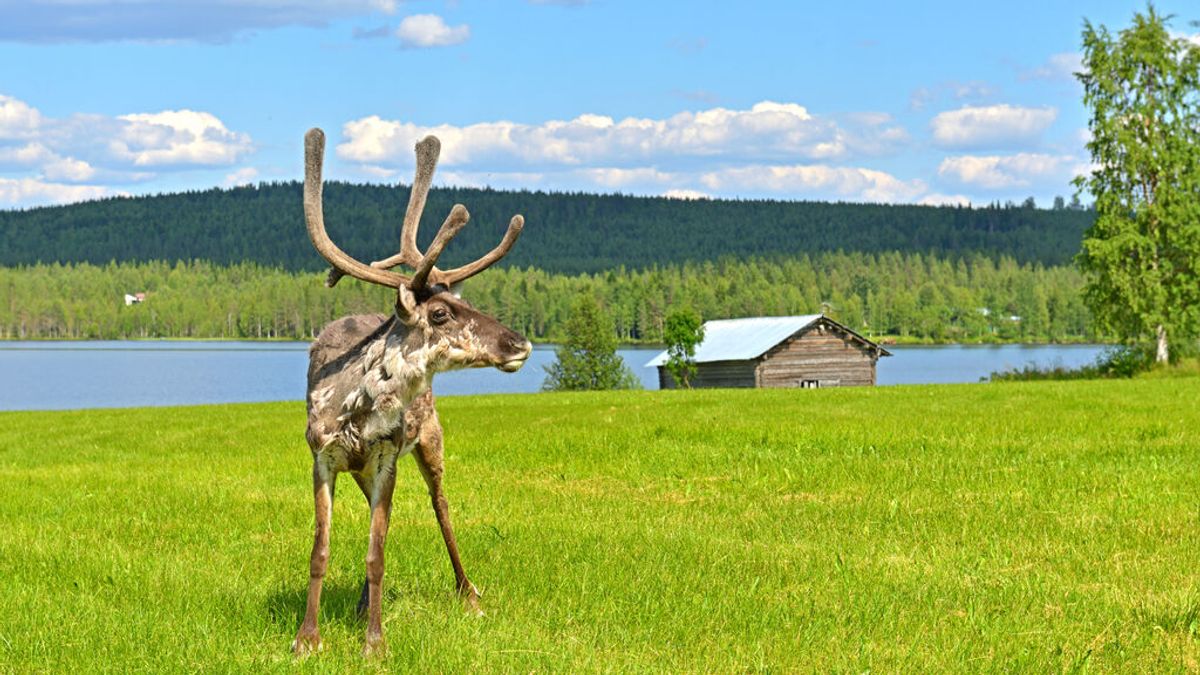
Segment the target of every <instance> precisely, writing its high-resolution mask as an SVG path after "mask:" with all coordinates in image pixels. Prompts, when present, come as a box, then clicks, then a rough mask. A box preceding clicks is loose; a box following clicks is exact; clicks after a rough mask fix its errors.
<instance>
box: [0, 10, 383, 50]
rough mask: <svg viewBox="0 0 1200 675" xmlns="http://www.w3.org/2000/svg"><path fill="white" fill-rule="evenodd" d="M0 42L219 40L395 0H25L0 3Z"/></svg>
mask: <svg viewBox="0 0 1200 675" xmlns="http://www.w3.org/2000/svg"><path fill="white" fill-rule="evenodd" d="M0 6H5V8H6V10H7V11H4V12H3V14H4V20H3V21H0V41H10V42H35V43H55V42H112V41H140V42H163V41H175V40H186V41H201V42H223V41H226V40H229V39H231V38H233V37H234V36H237V35H240V34H243V33H245V32H247V31H253V30H262V29H271V28H279V27H283V26H325V25H327V24H328V23H329V22H330V21H333V20H336V19H343V18H349V17H354V16H366V15H371V14H374V13H378V12H383V13H391V12H393V11H395V9H396V0H223V1H217V2H213V1H212V0H170V1H169V2H168V1H167V0H26V1H23V2H20V3H16V2H0Z"/></svg>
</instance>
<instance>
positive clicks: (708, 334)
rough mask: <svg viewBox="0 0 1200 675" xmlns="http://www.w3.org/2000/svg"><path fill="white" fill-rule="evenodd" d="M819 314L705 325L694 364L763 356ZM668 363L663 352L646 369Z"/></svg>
mask: <svg viewBox="0 0 1200 675" xmlns="http://www.w3.org/2000/svg"><path fill="white" fill-rule="evenodd" d="M820 318H821V315H820V314H805V315H803V316H760V317H754V318H751V319H722V320H720V321H705V322H704V342H701V343H700V344H699V345H697V346H696V356H695V357H694V359H693V360H694V361H695V362H696V363H709V362H711V361H745V360H748V359H756V358H758V357H760V356H762V355H763V354H766V353H767V351H768V350H770V349H771V347H774V346H775V345H777V344H779V343H780V342H783V341H784V340H786V339H788V338H789V337H791V336H792V335H794V334H796V333H797V332H799V331H800V330H802V329H804V328H807V327H808V326H809V325H811V324H812V323H814V322H815V321H816V320H817V319H820ZM666 363H667V353H666V352H665V351H664V352H662V353H661V354H659V355H658V356H655V357H654V358H653V359H650V362H649V363H647V364H646V367H647V368H653V367H656V366H663V365H666Z"/></svg>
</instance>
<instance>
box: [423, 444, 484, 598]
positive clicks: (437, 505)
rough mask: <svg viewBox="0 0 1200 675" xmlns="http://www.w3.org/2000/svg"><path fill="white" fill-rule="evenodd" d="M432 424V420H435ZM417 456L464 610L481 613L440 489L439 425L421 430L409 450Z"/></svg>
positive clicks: (441, 465) (448, 510)
mask: <svg viewBox="0 0 1200 675" xmlns="http://www.w3.org/2000/svg"><path fill="white" fill-rule="evenodd" d="M435 424H436V423H435ZM413 457H414V458H416V460H417V468H418V469H420V470H421V476H423V477H424V478H425V484H426V485H427V486H428V487H429V499H430V501H431V502H432V504H433V513H434V515H435V516H437V521H438V526H439V527H440V528H441V530H442V539H444V540H445V542H446V551H447V553H449V554H450V565H451V566H453V567H454V585H455V588H457V589H458V595H459V597H460V598H462V601H463V604H464V606H465V608H466V610H467V612H469V613H471V614H474V615H476V616H483V610H482V609H480V607H479V590H478V589H476V588H475V585H474V584H472V583H471V580H470V579H468V578H467V573H466V572H464V571H463V566H462V561H461V560H459V557H458V543H457V541H455V538H454V528H453V527H452V526H451V525H450V504H449V502H447V501H446V493H445V492H444V491H443V489H442V471H443V460H442V432H441V427H440V426H435V427H433V428H432V429H426V430H423V433H422V434H421V437H420V441H419V443H418V444H417V447H416V448H415V450H414V451H413Z"/></svg>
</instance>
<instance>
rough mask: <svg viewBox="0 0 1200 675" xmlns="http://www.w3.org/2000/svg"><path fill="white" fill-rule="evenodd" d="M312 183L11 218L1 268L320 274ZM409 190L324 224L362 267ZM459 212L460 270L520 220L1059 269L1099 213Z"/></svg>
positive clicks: (541, 241) (726, 252)
mask: <svg viewBox="0 0 1200 675" xmlns="http://www.w3.org/2000/svg"><path fill="white" fill-rule="evenodd" d="M300 191H301V186H300V183H297V182H290V183H263V184H260V185H258V186H247V187H239V188H234V189H211V190H205V191H201V192H186V193H180V194H169V195H158V196H148V197H117V198H111V199H104V200H99V201H92V202H84V203H80V204H72V205H69V206H56V207H45V208H36V209H28V210H22V211H0V265H4V266H14V265H27V264H34V263H39V262H42V263H54V262H60V263H69V262H70V263H77V262H87V263H92V264H99V265H103V264H106V263H108V262H110V261H117V262H148V261H155V260H166V261H173V260H206V261H209V262H214V263H217V264H222V265H227V264H233V263H242V262H253V263H257V264H259V265H265V266H270V267H281V268H283V269H285V270H289V271H316V270H319V269H321V268H323V267H324V262H323V261H322V260H321V259H320V258H319V257H318V256H317V254H316V253H315V252H314V251H313V249H312V246H311V245H310V244H309V242H308V239H307V236H306V235H305V231H304V218H303V214H302V212H301V206H300ZM408 192H409V190H408V187H407V186H403V185H400V186H381V185H352V184H348V183H337V182H334V183H328V184H327V185H326V188H325V209H326V220H327V222H328V227H329V232H330V234H331V236H332V237H333V239H334V241H335V242H337V243H338V244H339V245H340V246H341V247H342V248H343V249H344V250H346V251H347V252H348V253H350V254H351V255H354V256H356V257H358V258H360V259H362V260H377V259H379V258H382V257H385V256H386V255H388V254H390V253H393V252H395V250H396V247H397V243H398V237H399V223H400V218H401V217H402V215H403V213H404V209H405V207H406V205H407V202H408ZM455 203H462V204H465V205H466V206H467V208H468V209H469V210H470V212H471V223H470V224H469V225H468V226H467V227H466V228H465V229H464V230H463V232H462V233H461V234H460V235H459V236H458V238H457V239H456V240H455V241H454V244H453V245H452V246H451V247H449V249H448V251H447V253H446V255H445V264H446V265H447V266H450V265H455V264H458V263H460V262H461V261H464V260H467V259H474V258H476V257H478V256H480V255H482V254H483V253H484V252H486V251H487V250H489V249H491V248H492V247H493V246H495V244H496V242H497V241H498V240H499V238H500V236H501V235H502V233H503V232H504V228H505V227H506V226H507V224H508V221H509V218H511V217H512V215H513V214H516V213H521V214H523V215H524V216H525V222H526V227H525V231H524V233H523V234H522V240H521V242H520V243H519V244H518V245H517V246H516V247H515V249H514V250H513V251H512V253H510V254H509V256H508V257H507V258H506V259H505V260H504V261H503V263H502V264H503V265H505V266H511V267H530V266H534V267H537V268H540V269H543V270H546V271H548V272H555V273H562V274H578V273H583V272H589V273H594V272H601V271H605V270H610V269H619V268H622V267H624V268H626V269H631V270H639V269H646V268H649V267H652V266H655V265H669V264H682V263H685V262H692V263H696V262H705V261H717V260H721V259H723V258H730V257H731V258H735V259H745V258H748V257H758V258H768V259H786V258H793V257H796V256H798V255H802V254H814V253H822V252H833V251H839V250H840V251H846V252H857V253H885V252H890V251H899V252H902V253H922V254H930V253H932V254H934V255H936V256H938V257H943V258H957V257H961V256H967V255H974V254H982V255H985V256H988V257H991V258H999V257H1001V256H1007V257H1010V258H1012V259H1014V260H1015V261H1017V262H1018V263H1022V264H1025V263H1040V264H1042V265H1061V264H1068V263H1070V261H1071V259H1072V257H1073V256H1074V255H1075V253H1076V252H1077V251H1078V250H1079V242H1080V239H1081V237H1082V234H1083V232H1084V230H1085V229H1086V228H1087V227H1088V225H1089V224H1090V223H1091V220H1092V213H1091V212H1090V211H1087V210H1081V209H1070V208H1058V209H1037V208H1031V207H1030V206H1028V205H1021V206H1018V205H1015V204H1008V205H1003V206H1002V205H991V206H985V207H982V208H963V207H953V206H940V207H935V206H913V205H882V204H848V203H825V202H786V201H762V200H759V201H741V200H695V201H684V200H678V199H666V198H661V197H632V196H626V195H595V194H574V193H572V194H568V193H545V192H527V191H520V192H511V191H498V190H491V189H475V188H441V189H434V190H433V191H432V192H431V194H430V196H429V202H428V206H427V207H426V209H425V214H426V217H425V222H424V224H423V227H422V231H421V243H422V245H423V244H425V243H427V242H428V241H429V240H431V239H432V238H433V235H434V233H435V232H436V230H437V227H438V225H440V224H441V218H442V217H443V216H444V215H445V214H446V213H448V212H449V210H450V207H451V206H452V205H453V204H455Z"/></svg>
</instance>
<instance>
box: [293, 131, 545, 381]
mask: <svg viewBox="0 0 1200 675" xmlns="http://www.w3.org/2000/svg"><path fill="white" fill-rule="evenodd" d="M416 150H417V173H416V178H415V179H414V180H413V186H412V192H411V194H410V195H409V199H408V209H407V211H405V214H404V225H403V226H402V228H401V231H400V252H399V253H397V254H396V255H394V256H392V257H390V258H386V259H384V260H379V261H376V262H373V263H371V264H370V265H366V264H363V263H362V262H359V261H358V260H355V259H354V258H351V257H350V256H349V255H347V254H346V253H345V252H344V251H342V250H341V249H340V248H338V246H337V245H336V244H334V243H333V242H332V241H331V240H330V239H329V235H328V234H327V233H326V232H325V216H324V209H323V208H322V205H321V187H322V183H321V164H322V161H323V157H324V154H325V133H324V132H322V131H321V130H320V129H311V130H309V132H308V134H306V135H305V137H304V217H305V220H306V221H307V224H308V236H309V239H311V240H312V243H313V246H315V247H316V249H317V252H318V253H320V254H321V256H322V257H324V258H325V259H326V260H328V261H329V264H330V265H331V266H332V268H331V269H330V270H329V277H328V278H327V279H326V281H325V284H326V285H327V286H330V287H332V286H334V285H335V284H337V282H338V280H340V279H341V278H342V277H343V276H344V275H347V274H349V275H350V276H352V277H355V278H357V279H361V280H363V281H369V282H371V283H374V284H380V285H382V286H388V287H390V288H395V289H396V308H395V313H396V319H397V320H398V321H399V322H400V323H401V324H403V325H404V326H405V327H406V328H407V329H408V330H407V331H406V332H405V335H404V337H403V338H402V345H400V346H401V351H403V352H404V353H405V354H407V355H408V356H409V357H410V358H412V359H413V360H414V361H415V362H417V363H419V364H420V366H421V367H422V369H424V370H426V371H427V372H429V373H430V374H432V373H434V372H440V371H445V370H455V369H458V368H478V367H487V366H494V367H496V368H499V369H501V370H504V371H506V372H510V373H511V372H515V371H517V370H519V369H520V368H521V366H522V365H523V364H524V363H525V359H527V358H528V357H529V354H530V352H531V351H532V349H533V347H532V345H530V344H529V340H526V339H525V337H524V336H522V335H520V334H519V333H516V332H514V331H512V330H510V329H509V328H507V327H505V326H504V325H503V324H501V323H500V322H499V321H497V320H496V319H494V318H492V317H490V316H488V315H486V314H484V313H482V312H480V311H479V310H477V309H475V308H474V307H472V306H471V305H470V303H468V302H466V301H465V300H463V299H462V298H460V297H458V293H457V292H453V291H451V290H450V289H451V288H452V287H456V286H457V285H458V284H460V283H461V282H462V281H464V280H466V279H468V278H470V277H472V276H475V275H476V274H478V273H480V272H482V271H483V270H485V269H487V268H488V267H489V266H490V265H492V264H493V263H495V262H496V261H497V260H499V259H500V258H503V257H504V255H505V254H506V253H508V251H509V249H511V248H512V246H513V244H514V243H516V241H517V237H519V236H520V234H521V229H522V228H523V227H524V225H525V219H524V218H522V217H521V216H519V215H518V216H513V218H512V221H510V222H509V224H508V231H507V232H505V233H504V238H503V239H502V240H501V241H500V244H499V245H497V246H496V248H494V249H492V250H491V251H489V252H488V253H487V254H486V255H484V256H483V257H482V258H479V259H478V260H476V261H475V262H473V263H470V264H468V265H463V266H462V267H457V268H455V269H452V270H440V269H438V268H437V267H435V266H434V264H435V263H436V262H437V259H438V257H439V256H440V255H441V254H442V250H443V249H445V247H446V244H447V243H449V242H450V240H451V239H453V238H454V236H455V235H456V234H458V232H459V231H460V230H462V228H463V226H465V225H466V224H467V221H468V220H469V219H470V215H469V214H468V213H467V209H466V207H464V206H463V205H462V204H455V205H454V208H452V209H450V215H449V216H447V218H446V221H445V222H444V223H442V227H441V229H439V230H438V233H437V236H435V237H434V239H433V242H432V243H430V244H429V248H427V249H426V250H425V253H421V252H420V251H419V250H418V249H417V227H418V224H419V221H420V219H421V213H422V211H424V210H425V198H426V197H427V196H428V194H429V187H430V184H431V183H432V181H433V171H434V169H435V168H436V167H437V160H438V154H439V153H440V151H441V143H440V142H439V141H438V139H437V138H436V137H434V136H426V137H425V138H424V139H423V140H421V142H420V143H418V144H417V148H416ZM400 264H404V265H408V266H409V267H411V268H412V269H413V270H414V271H413V274H412V276H411V277H410V276H406V275H403V274H399V273H397V272H393V271H391V268H392V267H395V266H396V265H400Z"/></svg>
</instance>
